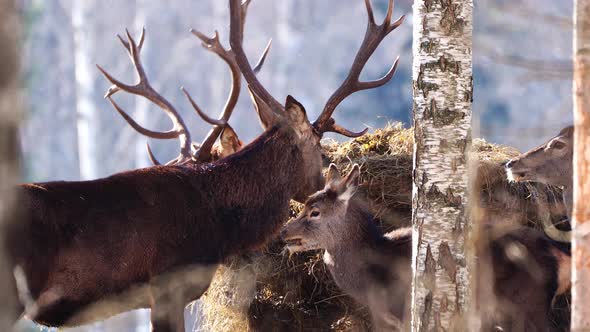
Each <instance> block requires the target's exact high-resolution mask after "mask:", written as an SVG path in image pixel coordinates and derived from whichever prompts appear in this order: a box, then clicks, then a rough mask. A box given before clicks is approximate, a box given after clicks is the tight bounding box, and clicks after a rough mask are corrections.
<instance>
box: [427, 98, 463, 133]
mask: <svg viewBox="0 0 590 332" xmlns="http://www.w3.org/2000/svg"><path fill="white" fill-rule="evenodd" d="M424 118H425V119H430V120H432V124H433V125H434V127H436V128H440V127H444V126H448V125H450V124H453V123H455V122H456V121H458V120H463V119H464V118H465V113H463V112H461V111H452V110H450V109H448V108H445V109H442V110H441V109H439V108H438V106H437V105H436V102H435V101H434V99H431V100H430V105H429V106H427V107H426V109H425V110H424Z"/></svg>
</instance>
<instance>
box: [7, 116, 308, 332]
mask: <svg viewBox="0 0 590 332" xmlns="http://www.w3.org/2000/svg"><path fill="white" fill-rule="evenodd" d="M293 136H294V132H293V130H292V129H290V128H289V127H287V126H275V127H273V128H272V129H270V130H269V131H267V132H265V133H264V134H263V135H261V136H260V137H259V138H258V139H256V140H255V141H254V142H253V143H251V144H250V145H248V146H247V147H245V148H244V149H243V150H241V151H239V152H237V153H236V154H234V155H231V156H229V157H227V158H224V159H221V160H220V161H218V162H216V163H212V164H201V165H198V164H189V165H185V166H156V167H150V168H144V169H139V170H134V171H129V172H123V173H118V174H115V175H113V176H110V177H107V178H103V179H99V180H95V181H84V182H48V183H38V184H25V185H22V186H20V188H19V195H20V202H21V204H22V206H23V210H24V211H26V213H27V216H26V218H25V219H23V220H21V221H19V222H18V223H15V224H12V225H11V226H10V227H9V228H8V229H7V232H6V233H5V236H6V239H7V243H8V248H7V249H8V252H9V254H10V255H11V257H12V259H13V263H14V264H15V266H16V265H18V266H20V267H21V268H22V269H23V271H24V276H25V277H26V282H27V285H28V288H29V291H30V296H31V297H32V299H33V300H35V301H37V302H38V303H37V305H38V306H39V307H38V312H37V315H36V316H35V317H31V318H33V319H34V320H35V321H37V322H39V323H42V324H45V325H49V326H60V325H63V324H66V323H67V322H68V320H70V319H71V318H72V316H74V315H75V314H76V313H77V312H78V311H80V310H82V309H84V307H85V306H87V305H89V304H91V303H93V302H95V301H98V300H101V299H103V298H106V297H109V296H112V295H116V294H118V293H121V292H123V291H125V290H128V289H129V288H130V287H132V286H134V285H137V284H140V283H147V282H149V281H150V280H151V279H152V278H153V277H155V276H158V275H160V274H162V273H164V272H167V271H171V270H174V269H176V268H181V267H183V266H187V265H192V264H217V263H219V262H221V261H222V260H223V259H224V258H226V257H228V256H230V255H233V254H236V253H238V252H243V251H245V250H250V249H252V248H256V247H257V246H260V245H262V244H264V243H265V242H266V240H267V239H269V238H270V237H272V235H273V234H275V232H276V231H277V230H278V228H279V227H280V226H281V223H282V221H283V220H284V219H285V218H286V217H287V214H288V204H289V199H290V198H291V197H293V196H295V195H296V194H300V195H301V194H303V193H305V192H306V191H307V193H309V190H310V189H309V188H306V187H305V186H306V185H307V184H306V183H305V182H306V181H301V178H302V177H303V174H304V170H303V162H302V158H303V157H302V153H301V151H300V149H299V147H298V146H297V145H296V144H293V142H294V141H295V138H294V137H293ZM315 189H317V188H314V189H312V190H315ZM56 290H57V297H55V296H54V295H55V292H56ZM48 294H49V295H48ZM200 295H201V294H195V295H194V296H192V298H198V297H199V296H200ZM185 304H186V303H185Z"/></svg>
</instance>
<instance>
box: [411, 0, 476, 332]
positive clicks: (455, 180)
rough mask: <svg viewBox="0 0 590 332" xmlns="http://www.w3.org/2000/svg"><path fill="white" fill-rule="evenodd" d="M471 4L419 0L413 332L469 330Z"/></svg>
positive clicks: (415, 65)
mask: <svg viewBox="0 0 590 332" xmlns="http://www.w3.org/2000/svg"><path fill="white" fill-rule="evenodd" d="M472 9H473V4H472V1H471V0H442V1H433V0H415V2H414V22H413V23H414V24H413V25H414V36H413V37H414V38H413V39H414V42H413V53H414V63H413V90H414V128H415V133H414V139H415V145H414V189H413V202H412V205H413V214H412V222H413V227H414V236H413V238H414V251H413V269H414V276H413V282H412V330H413V331H431V330H434V331H443V330H444V331H465V330H466V329H465V326H464V324H465V320H464V319H463V318H464V316H463V315H464V314H465V313H466V311H467V308H468V302H469V297H470V295H469V294H470V292H469V287H468V282H469V274H468V270H467V266H466V265H467V264H466V261H467V259H466V253H465V247H466V245H465V244H466V238H467V232H468V230H469V226H468V223H467V220H466V214H465V211H466V207H467V196H468V195H467V194H468V193H467V155H466V152H467V149H468V147H469V145H470V141H471V134H470V131H471V103H472V91H473V84H472V74H471V70H472V65H471V62H472V55H471V43H472V42H471V37H472Z"/></svg>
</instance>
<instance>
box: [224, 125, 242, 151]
mask: <svg viewBox="0 0 590 332" xmlns="http://www.w3.org/2000/svg"><path fill="white" fill-rule="evenodd" d="M219 142H220V143H221V149H222V150H223V151H222V153H221V154H222V155H223V156H228V155H230V154H232V153H234V152H236V151H238V150H239V149H240V147H241V145H242V144H241V142H240V139H239V138H238V134H236V132H235V131H234V129H233V128H232V127H231V126H230V125H226V126H225V128H223V131H222V132H221V137H220V138H219Z"/></svg>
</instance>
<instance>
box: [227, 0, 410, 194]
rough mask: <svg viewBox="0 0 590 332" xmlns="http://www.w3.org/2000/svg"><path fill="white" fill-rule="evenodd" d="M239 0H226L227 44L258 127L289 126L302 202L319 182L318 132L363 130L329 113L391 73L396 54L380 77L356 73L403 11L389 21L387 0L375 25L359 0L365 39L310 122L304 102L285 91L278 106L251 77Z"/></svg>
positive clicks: (368, 5) (346, 133) (352, 134)
mask: <svg viewBox="0 0 590 332" xmlns="http://www.w3.org/2000/svg"><path fill="white" fill-rule="evenodd" d="M241 2H242V1H241V0H230V45H231V48H232V50H233V52H234V54H235V60H236V62H237V65H238V66H239V68H240V69H241V71H242V74H243V75H244V78H245V80H246V82H247V83H248V89H249V91H250V96H251V97H252V100H253V102H254V104H255V108H256V111H257V113H258V116H259V119H260V122H261V124H262V126H263V127H264V128H265V129H268V128H271V127H275V126H279V127H282V128H286V129H287V130H291V131H292V133H293V135H292V137H293V140H294V143H295V144H296V145H297V146H298V147H299V149H300V151H301V153H302V155H303V165H302V167H303V169H304V170H305V173H306V174H304V175H303V177H302V178H301V181H299V186H300V188H297V190H295V191H296V192H297V194H296V195H295V197H294V198H295V199H297V200H299V201H302V200H304V199H305V197H307V195H309V194H310V193H313V192H315V191H316V190H318V189H319V188H321V186H322V185H323V183H324V179H323V176H322V173H321V169H322V149H321V146H320V140H321V138H322V136H323V134H324V133H326V132H335V133H338V134H341V135H344V136H347V137H358V136H361V135H363V134H365V133H366V132H367V129H366V128H365V129H364V130H363V131H361V132H353V131H350V130H347V129H345V128H343V127H341V126H339V125H338V124H336V122H335V120H334V118H332V115H333V113H334V111H335V110H336V107H337V106H338V105H339V104H340V102H342V101H343V100H344V99H345V98H346V97H348V96H350V95H351V94H353V93H354V92H357V91H362V90H367V89H373V88H377V87H380V86H382V85H384V84H386V83H387V82H389V81H390V80H391V78H392V77H393V75H394V74H395V70H396V68H397V65H398V60H399V58H398V59H396V60H395V61H394V63H393V65H392V66H391V68H390V69H389V71H388V72H387V74H386V75H385V76H383V77H382V78H380V79H377V80H374V81H361V80H360V74H361V72H362V70H363V68H364V66H365V65H366V63H367V61H368V60H369V58H370V57H371V55H372V54H373V52H374V51H375V50H376V49H377V47H378V46H379V44H380V43H381V41H382V40H383V39H384V38H385V37H386V36H387V35H388V34H389V33H391V32H392V31H393V30H395V29H396V28H397V27H398V26H400V25H401V24H402V23H403V21H404V16H401V17H400V18H399V19H397V20H396V21H393V22H392V15H393V0H390V1H389V7H388V9H387V13H386V15H385V18H384V21H383V22H382V23H381V24H377V23H376V22H375V18H374V15H373V8H372V5H371V1H370V0H365V6H366V9H367V15H368V23H367V29H366V33H365V38H364V40H363V42H362V43H361V46H360V48H359V50H358V51H357V54H356V57H355V59H354V62H353V64H352V67H351V69H350V71H349V73H348V76H347V77H346V78H345V79H344V82H342V84H341V86H340V87H339V88H338V89H337V90H336V91H335V92H334V93H333V94H332V95H331V96H330V98H329V99H328V101H327V102H326V104H325V106H324V108H323V110H322V112H321V113H320V115H319V116H318V118H317V119H316V120H315V121H314V122H313V123H311V122H310V121H309V119H308V116H307V112H306V110H305V107H304V106H303V105H302V104H301V103H299V102H298V101H297V100H296V99H295V98H293V97H292V96H288V97H287V99H286V102H285V104H284V105H283V104H281V103H279V102H278V101H277V100H276V99H274V98H273V97H272V95H271V94H270V93H269V92H268V91H267V90H266V89H265V88H264V87H263V85H262V84H261V83H260V81H258V79H257V78H256V75H255V73H254V71H253V70H252V68H251V67H250V64H249V62H248V59H247V57H246V54H245V53H244V50H243V47H242V41H243V27H244V22H243V17H244V10H245V6H243V5H242V3H241ZM248 2H249V1H246V2H245V3H246V4H247V3H248Z"/></svg>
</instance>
